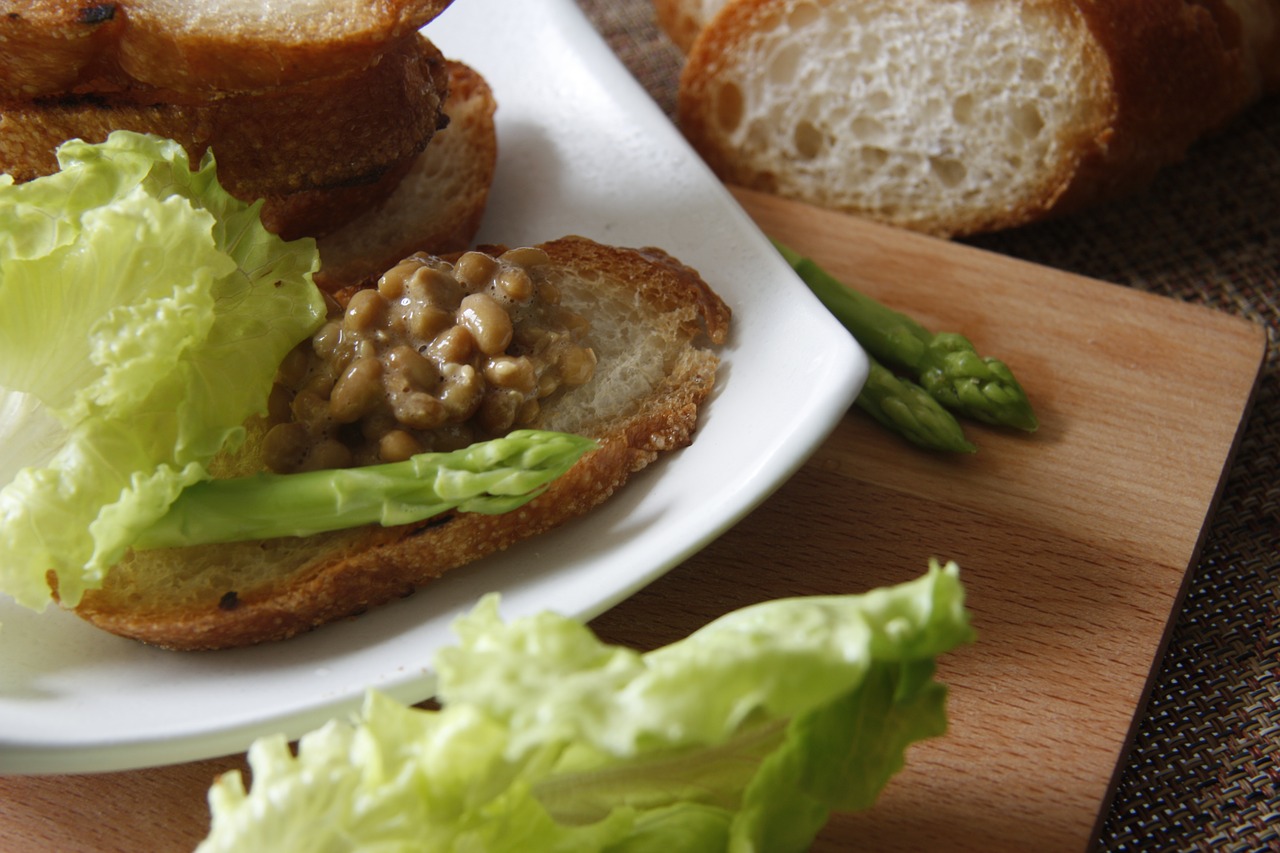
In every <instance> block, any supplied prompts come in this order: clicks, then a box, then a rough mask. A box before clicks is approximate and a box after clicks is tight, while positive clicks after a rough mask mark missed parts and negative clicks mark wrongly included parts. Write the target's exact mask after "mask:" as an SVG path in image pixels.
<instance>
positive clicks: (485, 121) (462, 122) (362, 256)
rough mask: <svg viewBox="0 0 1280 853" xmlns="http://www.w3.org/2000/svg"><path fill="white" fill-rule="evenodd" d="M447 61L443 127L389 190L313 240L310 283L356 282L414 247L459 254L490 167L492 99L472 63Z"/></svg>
mask: <svg viewBox="0 0 1280 853" xmlns="http://www.w3.org/2000/svg"><path fill="white" fill-rule="evenodd" d="M446 65H447V69H448V74H449V97H448V99H447V100H446V101H445V106H444V112H445V115H446V116H448V119H449V124H448V126H447V127H445V128H444V129H442V130H439V131H437V132H436V134H435V136H434V137H432V139H431V143H430V144H429V145H428V146H427V148H426V150H425V151H424V152H423V153H422V154H421V155H419V156H418V157H416V158H415V160H414V163H413V165H412V167H411V168H410V169H409V171H408V174H405V175H403V176H402V177H399V178H398V179H397V180H398V183H397V185H396V187H395V189H394V190H393V191H392V192H391V194H390V195H388V196H386V197H385V198H383V199H382V200H380V201H379V202H378V203H377V204H375V205H374V206H373V207H371V208H369V209H368V210H366V211H365V212H364V213H362V214H361V215H360V216H359V217H357V218H355V219H354V220H352V221H350V222H347V223H346V224H345V225H343V227H341V228H339V229H338V230H336V231H333V232H331V233H328V234H325V235H324V236H322V237H321V238H320V240H319V241H318V245H319V249H320V263H321V267H320V271H319V272H318V273H317V274H316V283H317V284H319V285H320V286H321V287H322V288H324V289H326V290H336V289H338V288H339V287H342V286H344V285H348V284H351V283H353V282H357V281H360V280H361V279H363V278H365V277H366V276H369V275H373V274H376V273H378V272H380V271H382V270H385V269H387V268H388V267H390V266H391V265H392V264H394V263H395V262H396V261H398V260H399V259H400V258H403V257H405V256H407V255H409V254H412V253H413V252H415V251H419V250H424V251H427V252H430V253H432V254H436V255H446V254H450V253H452V252H460V251H462V250H464V249H466V248H467V247H468V246H469V245H470V244H471V241H472V239H473V238H474V237H475V235H476V232H477V231H478V230H479V229H480V221H481V219H482V217H483V216H484V210H485V205H486V203H487V201H488V198H489V188H490V186H491V185H492V184H493V175H494V169H495V167H496V166H497V157H498V146H497V135H496V130H495V128H494V123H493V116H494V111H495V110H496V108H497V104H496V103H495V101H494V97H493V92H492V90H491V89H490V88H489V85H488V83H487V82H486V81H485V79H484V78H483V77H482V76H481V75H480V74H479V73H478V72H477V71H476V70H475V69H473V68H470V67H468V66H467V65H464V64H463V63H460V62H448V63H446ZM308 233H311V234H319V233H321V232H319V231H316V230H312V231H310V232H308Z"/></svg>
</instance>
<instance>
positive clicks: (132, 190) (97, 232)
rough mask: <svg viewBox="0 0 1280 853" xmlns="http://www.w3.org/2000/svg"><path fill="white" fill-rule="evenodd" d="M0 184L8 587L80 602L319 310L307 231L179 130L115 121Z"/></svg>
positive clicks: (229, 429)
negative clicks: (239, 188)
mask: <svg viewBox="0 0 1280 853" xmlns="http://www.w3.org/2000/svg"><path fill="white" fill-rule="evenodd" d="M58 159H59V163H60V166H61V171H59V172H57V173H55V174H52V175H49V176H48V177H44V178H40V179H38V180H34V181H30V182H28V183H25V184H18V185H15V184H13V183H12V182H10V181H4V182H0V302H2V304H4V306H5V310H4V312H2V313H0V386H3V397H2V398H0V410H3V411H4V412H5V413H6V417H7V418H8V420H7V422H6V424H5V425H4V432H5V434H6V435H10V436H18V435H24V434H31V433H36V434H38V435H39V436H40V438H38V439H32V438H23V439H21V440H17V441H15V442H14V446H15V447H18V448H20V452H31V453H32V456H31V457H30V458H14V456H13V455H12V454H11V453H10V451H8V450H6V456H7V458H6V462H5V464H4V465H0V476H3V477H4V479H3V480H2V481H0V486H3V488H0V535H2V536H3V541H4V544H5V553H4V559H3V562H2V563H0V590H3V591H4V592H6V593H8V594H9V595H11V596H12V597H13V598H14V599H15V600H17V601H18V602H19V603H21V604H24V605H26V606H28V607H32V608H35V609H40V608H43V607H44V606H45V605H46V604H47V603H48V602H49V601H50V599H51V592H50V588H49V583H48V581H47V580H46V573H47V572H49V571H52V572H53V573H54V574H55V575H56V584H57V593H58V596H59V597H60V598H61V600H62V601H63V602H65V603H66V604H68V605H74V604H75V603H76V602H78V601H79V599H80V597H81V595H82V594H83V592H84V591H85V590H86V589H90V588H93V587H95V586H97V585H99V584H100V583H101V580H102V578H103V576H104V575H105V573H106V571H107V569H108V568H109V567H110V566H111V565H112V564H114V563H115V562H117V561H118V560H119V559H120V557H121V556H122V555H123V553H124V551H125V549H126V548H127V547H128V546H129V543H130V542H131V541H132V540H133V538H134V537H135V536H136V535H137V533H138V532H139V531H141V530H143V529H145V528H147V527H148V526H150V525H151V524H152V523H153V522H154V521H155V520H156V519H158V518H160V517H161V516H162V515H164V513H165V511H166V510H167V508H168V506H169V504H170V503H172V501H173V500H174V499H175V498H176V497H177V495H178V494H180V493H181V491H182V490H183V489H184V488H185V487H186V486H188V485H190V484H192V483H195V482H199V481H201V480H204V479H207V478H208V472H207V471H206V469H205V465H206V464H207V462H208V461H209V460H210V459H211V458H212V457H213V456H214V455H215V454H216V453H217V452H218V451H219V450H220V449H221V448H222V447H223V446H224V445H234V444H235V443H236V442H238V441H241V440H242V439H243V427H242V424H243V423H244V421H245V419H246V418H248V417H249V416H250V415H252V414H254V413H257V412H261V411H263V410H264V409H265V405H266V399H267V395H268V393H269V391H270V387H271V382H272V377H273V375H274V373H275V370H276V367H277V366H278V365H279V363H280V361H281V359H282V358H283V357H284V355H285V354H286V353H287V352H288V351H289V350H290V349H291V348H292V347H293V346H294V345H295V344H297V343H298V342H299V341H300V340H302V339H304V338H305V337H306V336H307V335H308V334H309V333H310V332H311V331H312V330H313V329H314V328H315V327H316V326H317V325H318V324H319V323H320V322H321V321H322V319H323V316H324V304H323V299H322V297H321V295H320V293H319V292H318V291H317V289H316V288H315V286H314V285H313V284H312V283H311V273H312V272H314V271H315V269H316V268H317V266H318V256H317V254H316V251H315V244H314V242H313V241H310V240H304V241H296V242H292V243H285V242H284V241H282V240H280V239H279V238H277V237H275V236H274V235H272V234H271V233H269V232H268V231H266V229H264V228H263V227H262V224H261V219H260V216H259V208H260V206H261V205H260V203H258V204H253V205H248V204H244V203H242V202H240V201H238V200H236V199H235V198H233V197H232V196H230V195H229V194H228V193H227V192H226V191H225V190H223V189H222V187H221V186H220V185H219V184H218V181H217V175H216V166H215V164H214V161H213V158H212V157H211V156H206V157H205V158H204V159H203V161H202V162H201V163H200V165H199V168H197V169H195V170H193V169H191V167H190V163H189V160H188V157H187V154H186V152H185V151H184V150H183V149H182V147H181V146H179V145H178V144H176V143H174V142H171V141H168V140H163V139H159V138H157V137H153V136H144V135H140V134H135V133H128V132H117V133H113V134H112V135H111V136H110V138H109V139H108V140H107V141H106V142H105V143H102V144H97V145H91V144H88V143H85V142H81V141H79V140H75V141H72V142H68V143H66V144H64V145H63V146H62V147H61V148H59V150H58Z"/></svg>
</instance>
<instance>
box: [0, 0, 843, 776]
mask: <svg viewBox="0 0 1280 853" xmlns="http://www.w3.org/2000/svg"><path fill="white" fill-rule="evenodd" d="M427 33H428V35H430V36H431V38H432V40H433V41H435V42H436V44H437V45H439V46H440V48H441V49H442V50H443V51H444V52H445V53H446V54H447V55H449V56H451V57H456V58H458V59H462V60H464V61H466V62H467V63H469V64H471V65H472V66H473V67H475V68H476V69H478V70H479V71H480V72H481V73H482V74H484V75H485V77H486V78H487V79H488V80H489V82H490V84H491V85H492V86H493V88H494V91H495V95H496V97H497V99H498V102H499V110H498V135H499V144H500V151H501V153H500V157H499V168H498V175H497V179H496V182H495V186H494V191H493V195H492V197H491V202H490V208H489V214H488V218H487V220H486V223H485V225H484V231H483V233H482V234H481V239H485V240H491V241H495V242H499V241H500V242H505V243H508V244H516V243H533V242H540V241H542V240H546V239H552V238H555V237H560V236H563V235H565V234H570V233H577V234H582V235H584V236H587V237H591V238H593V239H596V240H599V241H601V242H608V243H615V244H619V245H626V246H642V245H656V246H662V247H664V248H665V249H667V250H668V251H670V252H671V253H672V254H674V255H676V256H677V257H679V258H680V259H682V260H683V261H685V262H686V263H689V264H691V265H692V266H694V267H696V268H697V269H699V270H700V271H701V272H702V273H703V274H704V276H705V277H706V278H707V279H708V281H709V282H710V283H711V284H712V286H713V287H714V288H715V289H716V290H717V291H718V292H719V293H720V294H721V295H722V296H723V297H724V298H725V300H726V301H727V302H728V303H729V304H730V305H731V306H732V308H733V310H734V312H735V313H734V329H733V334H732V340H731V341H730V343H729V345H728V346H727V348H726V349H725V351H724V354H723V356H724V357H723V368H722V373H721V377H720V380H719V384H718V386H717V393H716V394H715V396H714V397H713V399H712V401H711V402H710V405H709V406H708V408H707V411H706V414H705V417H704V420H703V423H702V426H701V429H700V432H699V433H698V436H697V439H696V441H695V442H694V444H693V446H692V447H690V448H688V449H685V450H683V451H680V452H679V453H677V454H675V455H673V456H671V457H669V458H667V459H665V460H663V461H661V462H660V463H659V464H657V465H655V466H653V467H651V468H650V469H648V470H647V471H645V472H643V473H642V474H641V476H639V477H638V478H637V479H635V480H634V481H633V482H632V483H631V484H629V485H628V487H627V488H626V489H624V490H622V491H621V492H620V493H619V494H618V495H616V496H615V497H614V498H613V499H612V500H611V501H610V502H608V503H607V504H606V505H605V506H604V507H602V508H601V509H600V510H598V511H597V512H595V513H593V514H592V515H590V516H589V517H587V518H584V519H581V520H579V521H577V522H574V523H572V524H571V525H569V526H568V527H567V528H563V529H562V530H561V531H558V532H555V533H552V534H549V535H546V536H542V537H539V538H537V539H535V540H532V541H528V542H525V543H522V544H521V545H519V546H517V547H515V548H513V549H512V550H510V551H509V552H507V553H505V554H503V555H501V556H498V557H495V558H492V559H489V560H486V561H484V562H482V563H479V564H476V565H474V566H471V567H468V568H467V569H465V570H463V571H459V572H457V573H455V574H453V575H451V576H448V577H446V578H445V579H444V580H442V581H440V582H438V583H436V584H433V585H432V586H431V587H430V588H429V589H426V590H423V591H420V592H419V593H418V594H417V595H415V596H412V597H410V598H408V599H405V600H402V601H399V602H396V603H395V604H392V605H389V606H386V607H383V608H380V609H378V610H376V611H374V612H372V613H370V614H367V615H366V616H364V617H361V618H359V619H355V620H350V621H347V622H342V623H340V624H335V625H332V626H329V627H327V628H324V629H322V630H320V631H316V632H314V633H312V634H308V635H306V636H303V637H299V638H296V639H293V640H290V641H288V642H285V643H279V644H275V645H271V646H265V647H261V648H252V649H243V650H236V651H231V652H219V653H213V654H175V653H170V652H163V651H158V650H155V649H150V648H147V647H144V646H141V645H138V644H137V643H134V642H132V641H129V640H123V639H120V638H118V637H114V636H111V635H108V634H105V633H102V632H100V631H98V630H97V629H95V628H92V627H89V626H88V625H86V624H84V623H82V622H80V620H78V619H77V618H76V617H74V616H69V615H67V614H65V613H62V612H58V611H56V610H55V609H52V608H51V609H50V610H49V611H47V612H45V613H43V614H35V613H31V612H28V611H26V610H23V609H21V608H19V607H18V606H16V605H15V604H14V603H13V602H12V601H11V600H10V599H8V598H5V599H4V600H3V601H0V624H2V625H3V630H0V772H3V773H14V772H18V773H36V772H40V773H44V772H82V771H98V770H111V769H125V768H135V767H144V766H154V765H159V764H165V763H173V762H179V761H187V760H194V759H198V758H206V757H212V756H215V755H225V754H230V753H234V752H239V751H243V750H244V749H245V748H246V747H247V746H248V745H249V743H250V742H251V741H252V740H253V739H254V738H255V737H257V736H261V735H265V734H268V733H272V732H284V733H286V734H288V735H289V736H290V737H296V736H297V735H299V734H301V733H303V732H305V731H307V730H309V729H311V728H314V727H316V726H318V725H320V724H321V723H323V722H324V721H325V720H327V719H329V718H330V717H332V716H334V715H338V714H342V713H346V712H348V711H350V710H352V709H354V708H356V707H358V704H359V702H360V700H361V698H362V696H363V694H364V692H365V690H366V689H367V688H371V687H374V688H378V689H380V690H383V691H385V692H388V693H390V694H391V695H393V696H396V697H398V698H400V699H401V700H403V701H408V702H417V701H421V700H423V699H425V698H427V697H428V696H429V695H430V694H431V690H432V680H431V676H430V672H429V669H428V666H429V664H430V661H431V659H432V657H433V655H434V653H435V650H436V649H437V648H439V647H440V646H442V645H445V644H447V643H449V642H450V639H451V635H450V633H449V625H450V623H451V622H452V620H453V619H454V618H455V617H456V616H457V615H458V614H459V613H461V612H464V611H466V610H467V609H469V608H470V606H471V605H472V604H473V603H474V601H475V600H476V599H477V598H478V597H479V596H480V595H482V594H483V593H485V592H487V591H490V590H499V591H501V593H502V602H503V605H502V609H503V613H504V615H505V616H506V617H508V618H510V617H515V616H519V615H523V614H527V613H531V612H535V611H538V610H543V609H548V608H553V609H555V610H557V611H559V612H562V613H566V614H570V615H574V616H578V617H581V618H584V619H585V618H590V617H592V616H594V615H596V614H598V613H600V612H602V611H604V610H605V609H607V608H609V607H610V606H612V605H614V604H616V603H617V602H618V601H620V600H622V599H623V598H625V597H627V596H628V595H630V594H632V593H633V592H635V591H636V590H638V589H639V588H641V587H643V586H644V585H645V584H647V583H649V582H651V581H652V580H654V579H655V578H657V577H658V576H660V575H661V574H662V573H664V572H666V571H667V570H669V569H670V568H671V567H673V566H675V565H676V564H678V563H679V562H681V561H682V560H683V559H685V558H686V557H688V556H689V555H690V554H692V553H694V552H695V551H696V550H698V549H699V548H701V547H703V546H704V545H706V544H707V543H708V542H710V541H711V540H712V539H713V538H715V537H716V536H718V535H719V534H720V533H722V532H723V531H724V530H725V529H727V528H728V527H729V526H730V525H732V524H733V523H734V522H736V521H737V520H739V519H740V518H741V517H742V516H743V515H745V514H746V513H747V512H748V511H749V510H750V509H752V508H753V507H754V506H755V505H756V504H758V503H759V502H760V501H761V500H763V499H764V498H765V497H766V496H767V495H768V494H769V493H770V492H772V491H773V490H774V489H775V488H776V487H777V486H778V485H780V484H781V483H782V482H783V481H784V480H785V479H786V478H787V477H788V476H790V475H791V474H792V473H793V472H794V471H795V470H796V468H798V467H799V466H800V465H801V463H802V462H804V460H805V459H806V458H807V457H808V456H809V454H810V453H811V452H812V451H813V450H814V449H815V448H816V446H817V445H818V444H819V443H820V442H821V441H822V440H823V439H824V438H825V437H826V435H827V433H828V432H829V430H830V429H831V428H832V427H833V426H834V425H835V423H836V421H837V420H838V419H839V417H840V416H841V415H842V414H843V413H844V412H845V410H846V409H847V408H848V406H849V405H850V403H851V402H852V400H853V398H854V396H855V395H856V393H857V390H858V388H859V387H860V386H861V383H862V381H863V379H864V377H865V373H866V361H865V358H864V357H863V355H862V353H861V351H860V350H858V349H857V347H856V346H855V345H854V344H853V343H852V342H851V339H850V338H849V336H848V335H847V334H846V333H845V332H844V331H843V329H841V328H840V327H839V326H837V325H836V323H834V322H833V321H832V320H831V319H830V317H829V316H828V315H827V314H826V313H825V311H824V310H823V309H822V308H821V307H820V306H819V305H818V303H817V302H816V301H815V300H813V299H811V298H810V297H809V295H808V293H807V292H806V291H805V290H804V288H803V287H802V286H801V285H799V284H798V283H797V282H796V280H795V279H794V278H793V277H792V276H791V275H790V272H789V270H788V269H787V268H786V266H785V265H784V264H783V263H782V261H781V260H780V259H779V258H778V257H777V256H776V255H775V253H774V252H773V250H772V248H771V247H770V246H769V245H768V244H767V242H766V241H765V239H764V238H763V236H762V235H761V234H760V232H759V231H758V230H757V229H756V228H755V226H754V225H753V224H752V223H751V221H750V220H749V219H748V218H747V217H746V215H745V214H744V213H743V212H742V210H741V208H739V207H738V206H737V205H736V203H735V202H734V201H733V199H732V198H731V197H730V196H729V195H728V193H726V192H725V191H724V189H723V188H722V187H721V186H720V185H719V184H718V183H717V182H716V180H715V178H714V177H713V176H712V175H711V174H710V173H709V172H708V171H707V170H706V169H705V167H704V166H703V165H702V163H701V162H700V161H699V160H698V159H697V158H696V157H695V155H694V154H693V153H692V152H691V151H690V149H689V148H688V147H687V146H686V145H685V143H684V141H683V140H682V139H681V137H680V136H679V134H678V132H677V131H676V130H675V128H673V127H672V125H671V124H670V122H669V121H668V120H667V119H666V117H665V116H664V115H663V114H662V112H661V110H660V109H658V107H657V106H656V105H655V104H654V103H653V102H652V101H651V100H650V99H649V98H648V96H647V95H646V94H645V93H644V92H643V90H642V89H641V88H640V87H639V86H638V85H637V84H636V82H635V81H634V80H633V79H632V78H631V77H630V75H629V74H628V73H627V71H626V70H625V69H624V68H623V67H622V66H621V65H620V64H619V63H618V62H617V60H616V58H615V57H614V56H613V54H612V53H611V52H610V51H609V49H608V47H607V46H606V45H605V44H604V43H603V41H601V39H600V38H599V37H598V36H597V34H596V33H595V31H594V30H593V29H592V28H591V27H590V24H589V23H588V22H587V21H586V20H585V19H584V18H583V17H582V15H581V13H580V12H579V11H578V9H577V7H576V6H574V5H573V4H572V2H571V0H539V2H536V3H532V2H519V3H515V2H511V0H457V2H456V3H455V4H454V5H453V6H452V7H451V8H450V9H449V10H448V11H447V12H446V13H445V14H444V15H443V16H441V17H440V18H439V19H437V20H436V21H434V22H432V23H431V24H430V25H429V27H428V29H427ZM778 394H781V395H782V399H783V400H784V401H785V405H776V404H773V403H772V402H770V401H771V400H774V399H776V398H775V395H778Z"/></svg>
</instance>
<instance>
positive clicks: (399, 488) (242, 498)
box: [134, 430, 596, 548]
mask: <svg viewBox="0 0 1280 853" xmlns="http://www.w3.org/2000/svg"><path fill="white" fill-rule="evenodd" d="M595 446H596V444H595V442H594V441H592V440H591V439H589V438H583V437H582V436H577V435H569V434H567V433H557V432H545V431H538V430H518V431H516V432H513V433H511V434H510V435H507V436H505V437H503V438H498V439H493V440H491V441H485V442H480V443H478V444H473V445H471V446H470V447H465V448H463V449H461V450H455V451H452V452H449V453H422V454H419V455H417V456H414V457H412V458H410V459H407V460H405V461H404V462H394V463H387V464H384V465H371V466H368V467H364V468H343V469H333V470H326V471H307V472H304V473H300V474H265V473H264V474H257V475H254V476H251V477H239V478H234V479H227V480H207V481H204V482H201V483H197V484H195V485H193V486H189V487H187V488H186V489H184V490H183V492H182V494H181V495H179V497H178V499H177V500H176V501H175V502H174V503H173V504H172V505H171V506H170V508H169V511H168V513H167V514H166V515H165V516H164V517H162V518H161V519H160V520H159V521H157V522H156V523H155V524H154V525H152V526H151V527H150V528H148V529H147V530H146V531H145V532H144V533H143V534H142V535H141V537H140V538H139V539H138V540H137V541H136V542H135V543H134V547H135V548H165V547H173V546H179V545H203V544H208V543H212V542H230V541H239V540H246V539H267V538H271V537H276V536H309V535H312V534H315V533H322V532H325V531H329V530H341V529H344V528H347V527H356V526H359V525H364V524H383V525H396V524H409V523H411V522H414V521H421V520H422V519H425V518H430V517H431V516H433V515H438V514H439V513H442V512H445V511H447V510H451V509H456V510H459V511H461V512H479V513H485V514H497V513H503V512H508V511H510V510H513V509H516V508H517V507H519V506H522V505H523V504H525V503H527V502H528V501H530V500H532V499H533V498H534V497H536V496H537V495H538V494H539V493H540V492H541V491H542V490H543V488H544V487H545V486H546V485H547V484H548V483H550V482H551V481H552V480H554V479H555V478H556V477H558V476H560V475H561V474H563V473H564V472H565V471H568V470H569V468H570V467H572V466H573V463H574V462H576V461H577V460H578V459H579V458H580V457H581V456H582V455H583V454H584V453H586V452H587V451H588V450H592V449H594V448H595Z"/></svg>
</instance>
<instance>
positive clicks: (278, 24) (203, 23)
mask: <svg viewBox="0 0 1280 853" xmlns="http://www.w3.org/2000/svg"><path fill="white" fill-rule="evenodd" d="M450 2H451V0H200V2H191V0H113V2H97V3H89V2H85V0H0V44H4V46H5V50H4V51H3V52H0V98H33V97H37V96H41V95H58V94H66V93H71V92H76V91H85V90H89V91H98V92H101V91H108V90H111V89H116V88H129V87H132V86H135V85H139V84H141V85H144V86H152V87H157V88H162V89H173V90H175V91H185V92H202V93H227V92H252V91H261V90H265V89H270V88H274V87H277V86H292V85H296V84H298V83H302V82H306V81H309V80H315V79H318V78H322V77H336V76H343V75H346V74H350V73H353V72H355V71H357V70H359V69H362V68H368V67H369V66H371V65H373V64H376V63H377V61H378V60H379V58H380V57H381V56H382V55H383V53H384V51H385V48H386V45H387V44H389V43H391V42H393V41H396V40H398V39H399V38H400V37H402V36H405V35H408V34H410V33H413V32H415V31H417V30H419V29H421V28H422V27H423V26H424V25H426V24H427V23H428V22H429V21H431V20H432V19H433V18H435V17H436V15H438V14H440V12H442V11H443V10H444V9H445V8H446V7H447V6H448V5H449V3H450Z"/></svg>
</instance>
